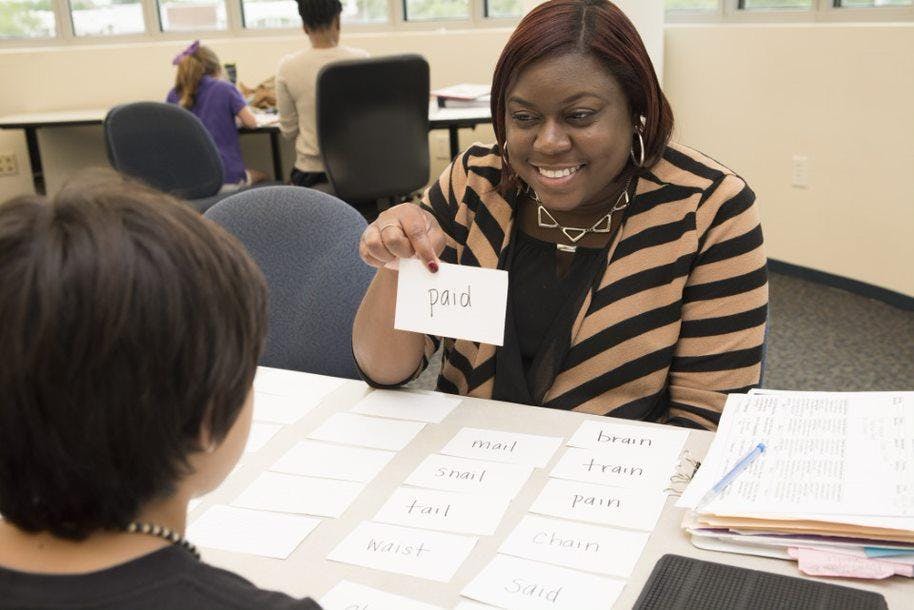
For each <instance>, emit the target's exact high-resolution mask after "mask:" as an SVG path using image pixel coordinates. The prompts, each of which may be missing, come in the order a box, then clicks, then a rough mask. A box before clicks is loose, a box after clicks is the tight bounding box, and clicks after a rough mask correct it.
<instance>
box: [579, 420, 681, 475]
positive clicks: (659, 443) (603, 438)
mask: <svg viewBox="0 0 914 610" xmlns="http://www.w3.org/2000/svg"><path fill="white" fill-rule="evenodd" d="M603 420H607V421H603ZM603 420H593V419H589V420H587V421H585V422H582V423H581V425H580V427H579V428H578V429H577V431H576V432H575V433H574V434H573V435H572V436H571V438H570V439H568V444H569V445H570V446H572V447H580V448H581V449H593V450H595V451H602V450H604V449H615V450H616V451H618V452H619V453H628V452H630V453H631V454H632V455H639V454H644V453H653V454H656V455H662V456H664V457H666V458H668V459H669V460H671V461H672V462H673V466H675V464H676V462H678V458H679V454H680V452H681V451H682V446H683V445H684V444H685V442H686V439H687V438H688V437H689V432H688V431H687V430H683V429H681V428H673V427H672V426H633V425H631V424H621V423H618V422H619V420H618V419H617V418H614V417H604V418H603ZM610 420H611V421H610Z"/></svg>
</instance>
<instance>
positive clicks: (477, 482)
mask: <svg viewBox="0 0 914 610" xmlns="http://www.w3.org/2000/svg"><path fill="white" fill-rule="evenodd" d="M532 473H533V468H531V467H529V466H516V465H514V464H503V463H500V462H484V461H482V460H470V459H467V458H461V457H454V456H452V455H437V454H434V455H430V456H428V457H427V458H425V459H424V460H423V461H422V463H421V464H419V466H418V467H417V468H416V469H415V470H414V471H413V473H412V474H411V475H409V477H408V478H407V479H406V481H404V482H405V483H406V484H407V485H414V486H416V487H427V488H429V489H443V490H445V491H459V492H462V493H471V494H486V495H498V496H506V497H509V498H513V497H514V496H516V495H517V492H519V491H520V489H521V487H523V486H524V484H525V483H526V482H527V480H528V479H529V478H530V475H531V474H532Z"/></svg>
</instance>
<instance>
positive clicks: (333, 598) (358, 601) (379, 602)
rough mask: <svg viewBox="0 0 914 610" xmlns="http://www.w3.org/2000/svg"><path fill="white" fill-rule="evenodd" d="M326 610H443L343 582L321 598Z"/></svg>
mask: <svg viewBox="0 0 914 610" xmlns="http://www.w3.org/2000/svg"><path fill="white" fill-rule="evenodd" d="M321 607H322V608H323V609H324V610H442V608H441V607H440V606H433V605H431V604H426V603H424V602H418V601H416V600H414V599H409V598H408V597H402V596H400V595H394V594H393V593H387V592H386V591H380V590H378V589H373V588H371V587H366V586H365V585H360V584H357V583H354V582H350V581H348V580H341V581H340V582H338V583H336V585H335V586H334V587H333V588H332V589H330V590H329V591H327V593H325V594H324V596H323V597H322V598H321Z"/></svg>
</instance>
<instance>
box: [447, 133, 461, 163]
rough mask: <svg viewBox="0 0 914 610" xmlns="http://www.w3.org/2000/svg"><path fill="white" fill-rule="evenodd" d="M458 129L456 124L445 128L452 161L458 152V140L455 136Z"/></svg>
mask: <svg viewBox="0 0 914 610" xmlns="http://www.w3.org/2000/svg"><path fill="white" fill-rule="evenodd" d="M459 130H460V128H459V127H457V126H456V125H451V126H449V127H448V128H447V132H448V136H449V138H450V142H451V161H453V160H454V158H455V157H456V156H457V155H459V154H460V141H459V139H458V138H457V134H458V131H459Z"/></svg>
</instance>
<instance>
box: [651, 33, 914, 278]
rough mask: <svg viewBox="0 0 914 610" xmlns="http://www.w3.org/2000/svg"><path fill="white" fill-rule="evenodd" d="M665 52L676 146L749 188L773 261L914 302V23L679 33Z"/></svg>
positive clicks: (670, 39)
mask: <svg viewBox="0 0 914 610" xmlns="http://www.w3.org/2000/svg"><path fill="white" fill-rule="evenodd" d="M665 52H666V81H665V90H666V93H667V95H668V96H669V98H670V102H671V103H672V105H673V109H674V112H675V114H676V122H677V128H676V131H677V136H678V139H679V140H681V141H683V142H684V143H687V144H689V145H692V146H694V147H696V148H699V149H702V150H703V151H704V152H706V153H707V154H709V155H711V156H712V157H714V158H716V159H718V160H720V161H721V162H722V163H724V164H726V165H729V166H730V167H732V168H733V169H734V170H735V171H737V172H738V173H739V174H741V175H742V176H744V177H745V178H746V180H747V181H748V182H749V184H750V185H751V186H752V187H753V189H754V190H755V191H756V194H757V195H758V201H759V202H760V206H761V207H760V209H761V213H762V221H763V230H764V233H765V241H766V245H767V250H768V255H769V256H770V257H772V258H777V259H781V260H785V261H788V262H791V263H795V264H798V265H803V266H806V267H811V268H813V269H818V270H821V271H826V272H829V273H834V274H837V275H841V276H845V277H849V278H853V279H856V280H860V281H864V282H868V283H871V284H875V285H877V286H882V287H884V288H888V289H891V290H895V291H897V292H901V293H903V294H907V295H911V296H914V271H912V263H914V180H912V178H914V111H912V109H914V23H907V24H894V25H893V24H809V25H803V24H793V25H787V24H780V25H772V24H753V25H700V26H699V25H683V26H678V25H677V26H670V27H668V28H667V31H666V51H665ZM796 154H799V155H801V156H807V157H808V158H809V188H795V187H793V186H791V170H792V162H791V160H792V157H793V156H794V155H796Z"/></svg>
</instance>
